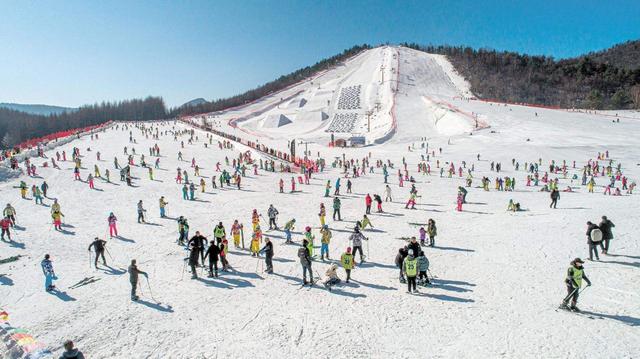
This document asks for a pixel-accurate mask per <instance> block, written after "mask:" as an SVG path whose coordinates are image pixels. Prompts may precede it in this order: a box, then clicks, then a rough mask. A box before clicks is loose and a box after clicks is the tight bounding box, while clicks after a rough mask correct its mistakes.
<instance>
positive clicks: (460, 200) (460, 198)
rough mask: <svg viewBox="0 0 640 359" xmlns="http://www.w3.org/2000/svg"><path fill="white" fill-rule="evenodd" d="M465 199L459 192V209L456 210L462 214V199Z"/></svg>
mask: <svg viewBox="0 0 640 359" xmlns="http://www.w3.org/2000/svg"><path fill="white" fill-rule="evenodd" d="M463 198H464V197H463V195H462V193H460V192H458V207H457V208H456V210H457V211H458V212H462V202H463V201H462V199H463Z"/></svg>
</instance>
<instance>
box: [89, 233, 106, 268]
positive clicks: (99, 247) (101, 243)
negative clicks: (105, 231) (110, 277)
mask: <svg viewBox="0 0 640 359" xmlns="http://www.w3.org/2000/svg"><path fill="white" fill-rule="evenodd" d="M106 245H107V241H105V240H103V239H100V238H98V237H96V238H95V239H94V240H93V242H91V244H90V245H89V248H88V249H87V250H88V251H89V252H91V247H93V249H94V250H95V251H96V259H95V260H94V261H93V266H94V267H96V268H98V259H99V258H100V257H102V264H103V265H105V266H106V265H107V260H106V259H105V258H104V250H105V246H106Z"/></svg>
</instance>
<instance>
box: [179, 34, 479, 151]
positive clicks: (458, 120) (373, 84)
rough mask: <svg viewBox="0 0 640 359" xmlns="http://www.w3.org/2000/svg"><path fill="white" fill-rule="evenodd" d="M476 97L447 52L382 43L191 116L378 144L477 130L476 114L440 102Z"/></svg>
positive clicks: (285, 134) (252, 130)
mask: <svg viewBox="0 0 640 359" xmlns="http://www.w3.org/2000/svg"><path fill="white" fill-rule="evenodd" d="M470 96H472V94H471V93H470V91H469V85H468V83H467V82H466V81H465V80H464V79H463V78H462V77H460V76H459V75H458V74H457V73H456V72H455V70H454V69H453V66H452V65H451V64H450V63H449V62H448V61H447V59H446V58H445V57H444V56H441V55H433V54H427V53H424V52H420V51H415V50H411V49H408V48H404V47H391V46H383V47H377V48H374V49H370V50H366V51H363V52H362V53H360V54H358V55H356V56H354V57H353V58H351V59H350V60H348V61H346V62H345V63H343V64H342V65H341V66H337V67H335V68H333V69H330V70H328V71H325V72H322V73H320V74H317V75H316V76H314V77H313V78H309V79H306V80H305V81H302V82H300V83H298V84H296V85H294V86H291V87H289V88H287V89H285V90H283V91H280V92H277V93H274V94H271V95H270V96H267V97H264V98H262V99H259V100H257V101H255V102H252V103H250V104H248V105H245V106H241V107H238V108H234V109H230V110H225V111H220V112H216V113H210V114H206V115H199V116H194V117H193V118H192V120H193V121H195V122H197V123H201V119H202V118H203V117H204V118H206V119H207V120H208V121H210V122H215V123H217V124H220V125H221V126H223V127H222V130H224V127H225V126H226V127H227V130H231V129H233V128H236V127H237V128H238V129H239V130H241V131H243V132H245V133H247V134H256V135H263V136H265V137H267V138H271V139H285V138H290V137H292V136H293V137H296V138H300V139H304V140H309V141H315V142H319V143H328V142H329V141H330V138H331V134H333V135H334V137H335V138H337V139H340V138H342V139H347V140H348V139H351V138H353V137H355V138H362V139H364V142H365V143H366V144H376V143H378V144H379V143H383V142H385V141H387V140H389V139H391V138H392V137H393V136H394V135H397V136H399V137H401V138H404V136H406V133H407V132H408V133H411V134H412V136H411V137H416V138H419V137H424V136H429V135H432V134H434V133H442V134H459V133H464V132H468V131H470V130H471V129H473V126H474V121H473V120H472V119H470V118H468V117H467V116H464V115H461V114H459V113H455V112H452V111H451V109H450V108H448V107H447V106H446V105H443V104H442V103H441V102H440V100H442V99H445V100H450V99H454V98H466V97H470ZM213 120H215V121H213ZM417 131H421V132H422V133H418V132H417ZM396 132H398V133H396Z"/></svg>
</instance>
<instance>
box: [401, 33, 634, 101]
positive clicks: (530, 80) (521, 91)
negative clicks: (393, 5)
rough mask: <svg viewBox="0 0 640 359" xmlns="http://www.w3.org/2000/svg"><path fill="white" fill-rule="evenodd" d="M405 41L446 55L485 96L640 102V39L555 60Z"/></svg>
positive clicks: (522, 99)
mask: <svg viewBox="0 0 640 359" xmlns="http://www.w3.org/2000/svg"><path fill="white" fill-rule="evenodd" d="M403 45H404V46H407V47H410V48H413V49H417V50H421V51H426V52H430V53H437V54H443V55H446V56H447V58H448V59H449V61H451V63H452V64H453V65H454V67H455V68H456V70H457V71H458V72H459V73H460V74H461V75H462V76H464V77H465V78H466V79H467V80H468V81H469V83H470V84H471V90H472V91H473V93H474V94H475V95H476V96H478V97H479V98H483V99H496V100H500V101H509V102H526V103H532V104H542V105H550V106H560V107H564V108H590V109H629V108H640V45H639V41H633V42H626V43H623V44H620V45H616V46H614V47H612V48H610V49H608V50H604V51H599V52H595V53H591V54H588V55H584V56H580V57H576V58H572V59H563V60H555V59H554V58H552V57H547V56H531V55H526V54H519V53H515V52H508V51H496V50H491V49H472V48H470V47H453V46H431V45H429V46H423V45H419V44H409V43H405V44H403Z"/></svg>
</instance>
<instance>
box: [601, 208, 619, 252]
mask: <svg viewBox="0 0 640 359" xmlns="http://www.w3.org/2000/svg"><path fill="white" fill-rule="evenodd" d="M615 226H616V225H615V224H613V222H611V221H610V220H609V219H608V218H607V216H602V222H600V225H599V226H598V227H600V230H601V231H602V241H603V242H604V249H603V250H602V254H608V253H609V241H610V240H612V239H613V232H612V230H611V229H612V228H613V227H615Z"/></svg>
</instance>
